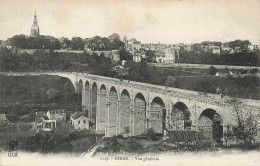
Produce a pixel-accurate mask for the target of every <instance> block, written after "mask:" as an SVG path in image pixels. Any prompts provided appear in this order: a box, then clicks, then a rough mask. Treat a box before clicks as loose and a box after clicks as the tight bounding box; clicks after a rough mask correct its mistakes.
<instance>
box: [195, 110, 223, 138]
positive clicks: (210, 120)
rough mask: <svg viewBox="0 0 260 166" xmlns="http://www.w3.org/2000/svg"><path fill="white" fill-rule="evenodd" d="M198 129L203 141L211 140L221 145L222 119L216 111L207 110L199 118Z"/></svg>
mask: <svg viewBox="0 0 260 166" xmlns="http://www.w3.org/2000/svg"><path fill="white" fill-rule="evenodd" d="M198 129H199V130H200V131H201V132H202V134H203V136H204V138H205V139H213V140H215V141H216V142H218V143H222V138H223V118H222V117H221V116H220V114H219V113H217V111H216V110H214V109H211V108H207V109H205V110H204V111H202V113H201V114H200V116H199V120H198Z"/></svg>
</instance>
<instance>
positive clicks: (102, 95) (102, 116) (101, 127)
mask: <svg viewBox="0 0 260 166" xmlns="http://www.w3.org/2000/svg"><path fill="white" fill-rule="evenodd" d="M106 97H107V89H106V86H105V85H104V84H102V85H101V86H100V91H99V99H98V100H99V101H98V104H99V106H98V109H99V110H98V113H99V116H98V119H97V123H98V125H97V131H98V133H105V123H106V110H107V101H106Z"/></svg>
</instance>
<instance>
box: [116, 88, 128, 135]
mask: <svg viewBox="0 0 260 166" xmlns="http://www.w3.org/2000/svg"><path fill="white" fill-rule="evenodd" d="M130 103H131V99H130V94H129V92H128V91H127V90H126V89H124V90H123V91H122V93H121V95H120V102H119V109H118V119H119V123H118V124H119V126H118V134H129V132H130Z"/></svg>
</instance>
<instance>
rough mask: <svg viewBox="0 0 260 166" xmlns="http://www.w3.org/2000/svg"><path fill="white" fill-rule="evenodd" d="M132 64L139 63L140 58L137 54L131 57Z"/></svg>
mask: <svg viewBox="0 0 260 166" xmlns="http://www.w3.org/2000/svg"><path fill="white" fill-rule="evenodd" d="M133 61H134V62H141V56H140V55H139V54H137V55H134V56H133Z"/></svg>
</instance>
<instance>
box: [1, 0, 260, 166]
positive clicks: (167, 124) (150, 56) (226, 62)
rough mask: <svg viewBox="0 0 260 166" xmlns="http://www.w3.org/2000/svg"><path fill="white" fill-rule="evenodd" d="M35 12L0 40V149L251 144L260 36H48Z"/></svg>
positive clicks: (142, 150)
mask: <svg viewBox="0 0 260 166" xmlns="http://www.w3.org/2000/svg"><path fill="white" fill-rule="evenodd" d="M0 3H1V2H0ZM38 14H39V12H36V11H35V12H34V13H32V16H31V17H32V25H31V24H30V29H28V30H27V31H28V33H27V34H19V33H18V34H16V35H15V34H14V35H12V36H9V37H8V38H6V39H3V40H0V154H1V153H5V152H7V153H8V157H10V156H12V157H16V156H17V154H18V152H25V153H29V154H30V153H34V154H41V155H42V154H48V155H49V154H50V155H56V154H65V155H71V156H73V157H74V156H83V157H86V156H87V157H97V158H98V159H100V160H101V159H102V160H103V157H104V156H106V157H107V156H110V155H112V156H113V157H114V156H117V155H122V156H123V155H126V156H127V155H129V156H131V155H136V156H139V155H140V156H141V155H150V154H153V155H157V154H163V155H165V154H167V153H168V152H169V153H170V154H173V156H174V155H176V154H178V155H179V154H180V155H182V154H184V153H185V154H186V153H187V154H192V155H193V154H196V155H197V154H200V153H198V152H201V154H202V153H205V154H213V155H215V154H217V153H219V154H222V153H223V152H225V153H232V151H236V152H237V151H245V150H246V151H257V152H259V147H260V135H259V133H260V112H259V108H260V105H259V101H260V95H259V88H260V45H259V44H260V43H253V41H252V43H251V41H250V40H251V39H250V40H249V38H248V39H247V38H241V39H239V38H238V39H234V38H223V40H222V41H221V42H220V41H216V40H215V39H214V38H212V41H209V40H206V41H205V40H204V38H201V40H198V41H200V42H190V43H189V42H182V40H181V39H182V38H180V39H179V42H172V43H171V42H167V41H164V42H155V41H159V39H158V40H154V41H153V42H144V41H142V40H141V39H140V38H141V37H139V38H138V37H136V36H137V35H134V34H132V35H131V34H128V33H127V32H125V31H124V32H121V31H119V33H112V34H111V33H109V34H111V35H107V36H106V35H104V34H103V36H101V34H99V35H100V36H99V35H92V36H91V35H90V33H89V35H88V36H87V35H84V34H80V33H79V34H78V35H77V36H75V35H74V36H73V35H72V36H73V37H66V35H64V37H60V36H63V35H60V36H58V35H57V36H58V37H56V36H54V35H53V36H50V35H48V34H43V33H42V32H46V31H44V30H43V29H44V28H46V26H48V25H46V26H41V27H40V25H39V22H38V19H39V20H40V19H42V17H38ZM145 15H147V13H146V14H145ZM148 15H149V14H148ZM46 17H47V16H46ZM147 17H148V18H149V16H147ZM49 19H51V18H49ZM148 20H149V19H148ZM150 21H151V20H150ZM88 25H89V26H90V25H91V24H88ZM113 30H114V29H113ZM119 34H120V35H119ZM122 34H123V35H122ZM124 34H126V35H124ZM68 36H69V35H68ZM86 36H87V37H86ZM202 39H203V40H202ZM183 41H184V40H183ZM166 43H167V44H166ZM65 155H64V156H65ZM0 157H1V156H0ZM113 157H112V158H110V159H107V158H105V159H104V160H112V159H114V158H113ZM136 158H137V157H134V158H131V159H129V160H134V159H136ZM115 160H128V158H127V159H126V158H123V159H122V158H120V157H119V158H117V157H116V158H115ZM136 160H137V159H136ZM151 160H152V159H151ZM87 161H88V160H87ZM86 163H87V162H86ZM44 164H45V163H44ZM75 164H77V163H75ZM0 165H1V158H0ZM217 165H218V164H217Z"/></svg>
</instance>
